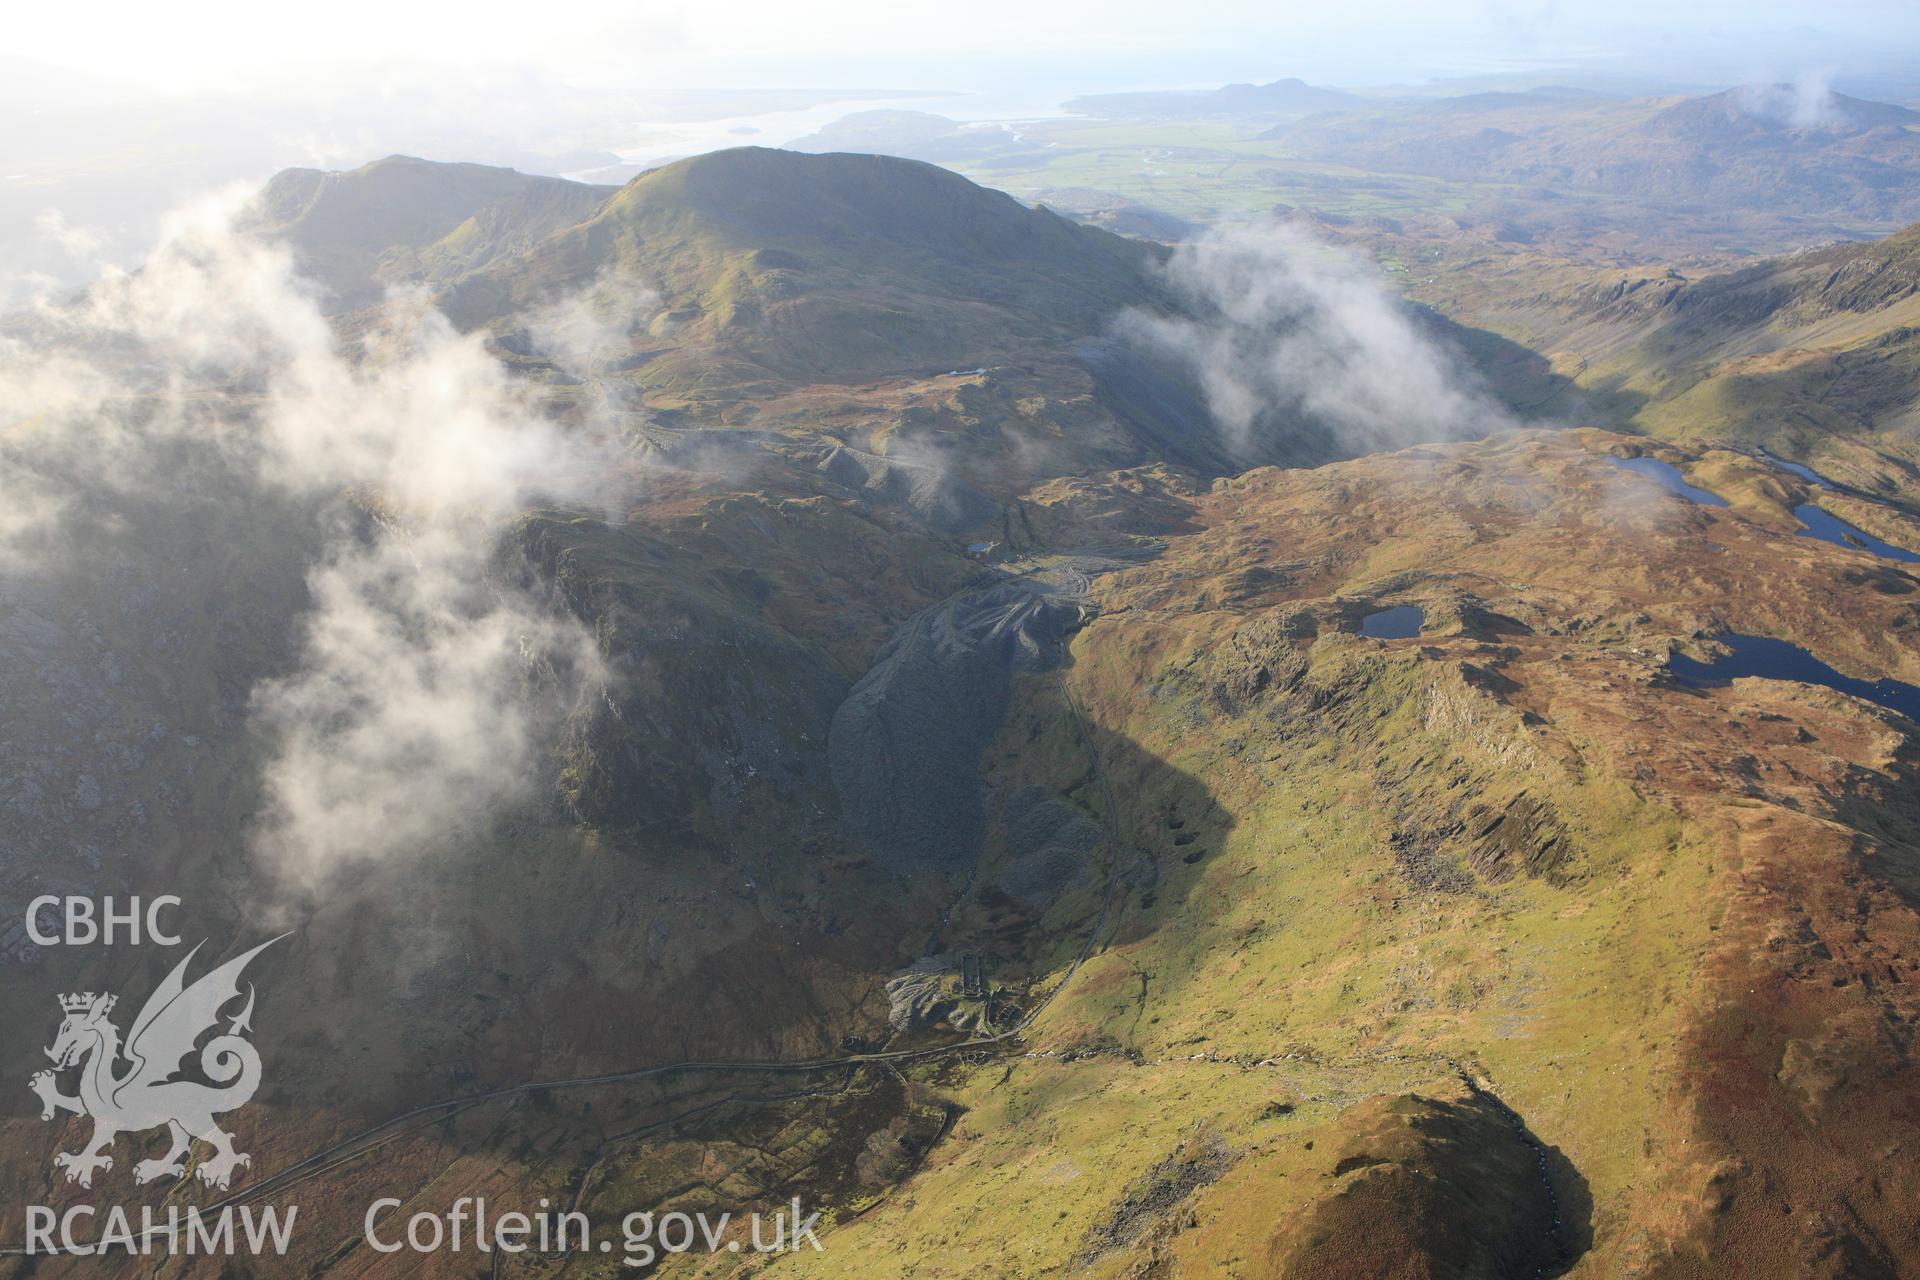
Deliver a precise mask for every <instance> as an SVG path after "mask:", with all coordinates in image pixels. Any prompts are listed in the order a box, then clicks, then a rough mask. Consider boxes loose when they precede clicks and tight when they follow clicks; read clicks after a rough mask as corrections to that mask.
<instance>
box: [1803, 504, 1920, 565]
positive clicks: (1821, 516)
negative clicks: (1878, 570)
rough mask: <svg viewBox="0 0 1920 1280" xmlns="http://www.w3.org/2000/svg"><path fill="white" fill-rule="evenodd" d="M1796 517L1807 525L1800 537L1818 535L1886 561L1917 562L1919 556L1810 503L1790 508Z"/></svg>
mask: <svg viewBox="0 0 1920 1280" xmlns="http://www.w3.org/2000/svg"><path fill="white" fill-rule="evenodd" d="M1793 514H1794V515H1796V516H1799V517H1800V523H1801V524H1804V525H1805V526H1807V527H1806V528H1804V529H1802V530H1801V531H1800V536H1801V537H1803V538H1818V539H1820V541H1822V542H1831V543H1832V544H1833V545H1834V546H1836V547H1845V548H1847V550H1849V551H1871V552H1873V554H1875V555H1877V556H1882V557H1884V558H1886V559H1888V560H1898V561H1899V562H1900V563H1901V564H1920V555H1915V554H1914V553H1913V552H1911V551H1903V550H1901V549H1900V548H1899V547H1896V546H1894V545H1893V544H1892V543H1891V542H1882V541H1880V539H1878V538H1876V537H1874V536H1873V535H1872V534H1870V533H1867V532H1866V531H1864V530H1861V529H1856V528H1854V527H1853V526H1852V525H1850V524H1848V523H1847V522H1846V521H1845V520H1842V519H1841V518H1840V517H1839V516H1836V515H1834V514H1832V513H1831V512H1828V511H1826V510H1823V509H1822V508H1820V507H1816V506H1814V505H1813V504H1812V503H1811V502H1803V503H1801V504H1800V505H1799V506H1797V507H1795V508H1794V509H1793Z"/></svg>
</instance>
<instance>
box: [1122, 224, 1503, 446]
mask: <svg viewBox="0 0 1920 1280" xmlns="http://www.w3.org/2000/svg"><path fill="white" fill-rule="evenodd" d="M1167 278H1168V281H1169V283H1170V284H1171V285H1172V286H1173V289H1174V292H1175V293H1176V295H1177V296H1178V297H1179V298H1180V299H1181V300H1182V302H1183V303H1184V304H1185V306H1186V314H1184V315H1166V314H1153V313H1148V312H1144V311H1133V312H1129V313H1127V314H1126V315H1125V316H1123V317H1122V320H1121V324H1120V328H1121V332H1122V334H1123V336H1126V337H1128V338H1130V339H1131V340H1132V341H1134V342H1136V343H1139V344H1140V345H1141V346H1143V347H1144V348H1146V349H1148V350H1150V351H1152V352H1154V353H1156V354H1157V355H1159V356H1161V357H1172V358H1173V359H1175V360H1176V361H1177V362H1178V363H1179V364H1180V365H1182V366H1183V367H1184V368H1186V369H1187V370H1188V371H1189V372H1190V373H1191V374H1192V375H1193V377H1194V378H1195V379H1196V380H1197V381H1198V383H1199V385H1200V388H1201V390H1202V391H1203V392H1204V394H1205V396H1206V400H1207V405H1208V408H1209V409H1210V411H1211V413H1212V416H1213V419H1214V421H1215V423H1216V425H1217V427H1218V429H1219V431H1220V433H1221V437H1222V440H1223V442H1224V443H1225V444H1227V446H1228V447H1229V448H1230V449H1231V450H1232V451H1233V452H1234V453H1235V454H1236V456H1238V457H1239V458H1240V459H1241V460H1242V461H1244V462H1248V463H1252V462H1256V461H1260V460H1261V459H1262V457H1263V441H1264V440H1266V439H1267V438H1269V437H1270V436H1271V435H1272V434H1273V433H1282V434H1284V433H1287V432H1288V431H1290V430H1291V429H1293V427H1294V425H1296V424H1302V423H1305V424H1311V425H1312V426H1314V427H1317V428H1319V429H1321V430H1324V431H1327V432H1329V433H1331V436H1332V438H1333V440H1334V442H1335V444H1336V447H1337V449H1338V451H1339V452H1342V453H1347V454H1361V453H1372V452H1376V451H1379V450H1382V449H1394V448H1399V447H1402V446H1405V445H1409V444H1415V443H1420V442H1424V441H1435V440H1447V439H1459V438H1466V437H1472V436H1480V435H1485V434H1487V433H1488V432H1490V431H1494V430H1498V429H1500V428H1503V427H1507V426H1510V425H1512V423H1511V419H1510V418H1509V415H1508V414H1507V413H1506V411H1505V410H1504V409H1502V408H1501V407H1500V406H1499V405H1497V404H1495V403H1494V402H1493V401H1492V400H1491V399H1489V398H1488V397H1487V396H1486V395H1484V394H1482V393H1481V392H1480V391H1478V390H1477V389H1476V388H1474V387H1473V386H1472V384H1471V382H1470V380H1469V378H1468V376H1467V374H1466V373H1465V372H1464V371H1463V370H1462V369H1460V368H1459V367H1458V365H1457V363H1456V361H1455V360H1454V359H1453V358H1452V357H1451V356H1450V355H1449V354H1448V353H1447V352H1445V351H1444V350H1442V349H1441V348H1440V347H1439V346H1438V345H1437V344H1436V343H1435V342H1434V341H1433V340H1431V339H1430V338H1429V337H1428V336H1427V335H1425V334H1423V333H1422V332H1421V331H1420V327H1419V325H1418V323H1417V322H1416V320H1415V318H1414V316H1413V314H1412V312H1411V311H1410V309H1409V308H1408V306H1407V305H1406V304H1405V303H1403V302H1402V301H1401V300H1400V299H1399V298H1398V297H1396V296H1395V295H1394V294H1393V293H1392V292H1391V291H1390V290H1389V289H1388V288H1387V287H1386V285H1385V284H1384V283H1383V282H1382V281H1381V280H1380V278H1379V276H1378V275H1377V273H1376V272H1375V270H1374V269H1373V267H1372V266H1371V264H1369V263H1367V262H1365V261H1364V260H1362V259H1360V258H1358V257H1356V256H1355V255H1353V254H1350V253H1348V252H1345V251H1344V250H1341V249H1338V248H1336V247H1334V246H1331V245H1327V244H1324V243H1321V242H1318V241H1315V240H1312V239H1310V238H1308V237H1306V236H1305V235H1303V234H1301V233H1300V232H1299V231H1296V230H1294V229H1293V228H1291V227H1288V226H1285V225H1281V224H1273V225H1267V226H1262V227H1240V228H1235V229H1231V230H1226V231H1221V232H1217V233H1215V234H1212V235H1209V236H1205V237H1202V238H1200V239H1197V240H1193V241H1189V242H1187V243H1184V244H1182V245H1181V246H1180V247H1179V248H1178V249H1176V250H1175V251H1174V255H1173V258H1172V260H1171V261H1170V262H1169V264H1168V266H1167Z"/></svg>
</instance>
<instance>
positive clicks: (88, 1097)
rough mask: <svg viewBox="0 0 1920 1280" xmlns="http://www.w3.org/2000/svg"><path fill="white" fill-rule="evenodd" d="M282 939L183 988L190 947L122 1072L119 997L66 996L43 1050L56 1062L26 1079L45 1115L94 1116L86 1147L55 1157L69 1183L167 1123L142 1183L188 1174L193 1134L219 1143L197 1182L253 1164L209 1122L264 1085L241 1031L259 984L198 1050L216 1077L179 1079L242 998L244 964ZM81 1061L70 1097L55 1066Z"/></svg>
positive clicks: (139, 1168) (213, 1181)
mask: <svg viewBox="0 0 1920 1280" xmlns="http://www.w3.org/2000/svg"><path fill="white" fill-rule="evenodd" d="M286 936H287V935H285V934H281V935H280V937H282V938H284V937H286ZM278 941H280V938H273V939H270V940H268V941H266V942H263V943H261V944H260V945H259V946H257V947H255V948H254V949H253V950H251V951H249V952H247V953H246V954H245V955H242V956H239V957H236V958H235V959H232V960H229V961H227V963H225V964H223V965H221V966H220V967H219V968H218V969H215V970H214V971H213V972H211V973H209V974H207V975H205V976H204V977H202V978H200V979H199V980H197V981H196V982H195V983H194V984H193V985H192V986H186V985H185V983H184V980H183V979H184V975H185V973H186V970H187V965H188V963H189V962H190V961H192V959H193V957H194V956H195V955H197V954H198V953H199V951H200V946H196V947H194V949H193V950H192V951H189V952H188V953H187V958H186V959H185V960H182V961H181V962H180V963H179V964H178V965H175V966H174V970H173V972H172V973H170V974H168V975H167V977H166V980H165V981H163V982H162V983H161V984H160V986H159V987H158V988H157V989H156V990H155V991H154V993H153V995H152V996H150V997H148V999H147V1003H146V1004H145V1005H144V1006H143V1007H142V1008H141V1010H140V1016H139V1017H137V1018H135V1019H134V1020H133V1028H132V1030H130V1031H129V1032H128V1033H127V1039H126V1048H125V1051H124V1057H125V1059H126V1061H127V1062H128V1063H130V1064H131V1065H130V1066H129V1067H128V1068H127V1070H126V1071H125V1072H123V1073H120V1074H116V1073H115V1067H116V1065H117V1064H118V1063H119V1061H120V1060H121V1058H122V1056H123V1053H122V1049H121V1042H120V1031H119V1028H117V1027H115V1026H114V1025H113V1023H111V1022H109V1021H108V1020H107V1015H108V1014H110V1013H112V1012H113V1006H114V1004H115V1003H116V1002H117V1001H118V999H119V998H118V997H117V996H113V995H108V994H105V993H102V994H100V995H97V996H96V995H95V994H94V993H93V992H91V991H88V992H84V993H81V994H78V995H67V996H61V997H60V1008H61V1009H62V1011H64V1012H65V1014H66V1019H65V1020H64V1021H63V1022H61V1024H60V1034H59V1035H58V1036H56V1037H55V1038H54V1042H53V1045H52V1047H51V1048H49V1049H48V1050H47V1056H48V1057H49V1058H51V1059H53V1062H54V1069H53V1070H52V1071H42V1072H39V1073H38V1074H36V1075H35V1076H34V1077H33V1079H32V1080H30V1081H29V1082H28V1087H30V1088H31V1089H32V1090H33V1091H34V1092H35V1093H37V1094H39V1095H40V1101H41V1103H42V1105H43V1107H44V1110H42V1112H41V1115H40V1118H41V1119H42V1120H51V1119H53V1117H54V1115H55V1114H56V1113H57V1112H60V1111H71V1112H73V1113H74V1114H76V1115H83V1116H91V1117H92V1118H93V1137H92V1138H91V1139H89V1140H88V1142H87V1145H86V1146H85V1147H83V1148H81V1149H80V1150H79V1151H71V1152H68V1151H63V1152H60V1153H59V1154H57V1155H55V1156H54V1158H53V1163H54V1164H55V1165H56V1166H57V1167H59V1168H62V1169H65V1170H66V1171H67V1181H69V1182H77V1183H79V1184H80V1185H81V1186H83V1187H90V1186H92V1185H93V1175H94V1171H95V1170H99V1169H111V1168H112V1167H113V1156H112V1155H111V1154H109V1153H110V1151H111V1150H112V1147H113V1141H114V1139H115V1138H117V1137H119V1136H120V1135H121V1134H123V1133H140V1132H143V1131H145V1130H147V1129H157V1128H159V1127H160V1126H161V1125H166V1126H167V1128H168V1129H169V1130H170V1131H171V1132H172V1137H173V1145H172V1146H171V1147H170V1148H169V1149H168V1151H167V1153H166V1155H164V1156H162V1157H160V1158H159V1159H158V1160H142V1161H140V1162H139V1163H138V1164H136V1165H134V1167H133V1180H134V1181H135V1182H137V1183H146V1182H151V1181H153V1180H154V1179H155V1178H164V1177H173V1178H184V1177H185V1176H186V1174H187V1166H186V1156H187V1153H188V1150H189V1149H190V1147H191V1146H192V1143H193V1139H195V1138H199V1139H201V1140H202V1141H204V1142H206V1143H208V1144H209V1145H211V1146H212V1147H213V1149H214V1154H213V1156H212V1158H211V1159H208V1160H206V1161H203V1162H202V1163H201V1164H200V1166H199V1169H198V1170H197V1172H198V1173H199V1175H200V1180H201V1181H202V1182H204V1183H206V1184H207V1185H208V1186H210V1187H217V1188H219V1189H221V1190H225V1189H226V1188H227V1186H228V1184H229V1183H231V1182H232V1180H233V1175H234V1173H235V1171H237V1170H239V1169H240V1168H242V1167H244V1166H246V1165H249V1164H251V1163H253V1157H252V1156H249V1155H244V1154H242V1153H241V1152H238V1151H235V1150H234V1149H233V1135H232V1134H230V1133H225V1132H222V1131H221V1129H220V1126H218V1125H216V1124H215V1123H214V1122H213V1117H214V1116H215V1115H216V1114H225V1113H226V1112H229V1111H233V1110H236V1109H237V1108H239V1107H242V1106H245V1105H246V1103H247V1102H248V1101H249V1100H250V1099H251V1098H252V1097H253V1094H254V1091H255V1090H256V1089H258V1088H259V1087H260V1054H259V1052H258V1051H257V1050H255V1049H254V1047H253V1045H251V1044H250V1043H248V1042H247V1041H246V1040H244V1039H242V1038H241V1033H242V1032H243V1031H251V1030H252V1029H253V1027H252V1025H251V1019H252V1017H253V984H251V983H249V984H247V1004H246V1008H244V1009H242V1010H241V1011H240V1012H239V1014H237V1015H235V1016H234V1018H233V1019H232V1022H231V1023H230V1025H229V1026H228V1028H227V1030H226V1033H225V1034H223V1035H216V1036H214V1037H213V1038H212V1039H211V1040H208V1041H207V1043H206V1044H205V1045H204V1046H201V1048H200V1070H201V1071H202V1073H204V1074H205V1075H206V1077H207V1079H209V1080H211V1081H213V1082H214V1083H213V1084H210V1085H209V1084H202V1083H200V1082H199V1081H197V1080H179V1079H174V1078H173V1077H174V1076H176V1075H177V1074H178V1073H179V1071H180V1069H181V1061H182V1059H184V1058H185V1057H186V1056H187V1055H188V1054H190V1053H192V1052H193V1050H194V1047H195V1045H196V1044H197V1042H198V1041H199V1040H200V1038H201V1036H203V1035H204V1034H206V1033H207V1032H208V1031H213V1030H216V1029H217V1027H218V1024H219V1021H220V1010H221V1009H222V1008H223V1007H224V1006H226V1005H227V1004H228V1003H229V1002H230V1001H233V1000H235V999H237V998H238V997H239V995H240V987H239V981H240V971H241V970H242V969H245V968H246V967H247V962H248V961H249V960H252V959H253V958H254V957H255V956H257V955H259V954H260V953H261V952H262V951H265V950H266V949H267V948H268V947H270V946H272V945H273V944H274V943H275V942H278ZM200 945H201V946H204V945H205V944H204V943H202V944H200ZM83 1059H84V1060H85V1066H83V1067H81V1070H80V1092H79V1093H78V1095H76V1096H72V1097H69V1096H68V1095H66V1094H63V1093H61V1092H60V1087H59V1083H58V1081H57V1078H56V1073H57V1072H61V1071H65V1070H67V1069H68V1068H69V1067H72V1066H74V1065H76V1064H77V1063H80V1062H81V1061H82V1060H83Z"/></svg>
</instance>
